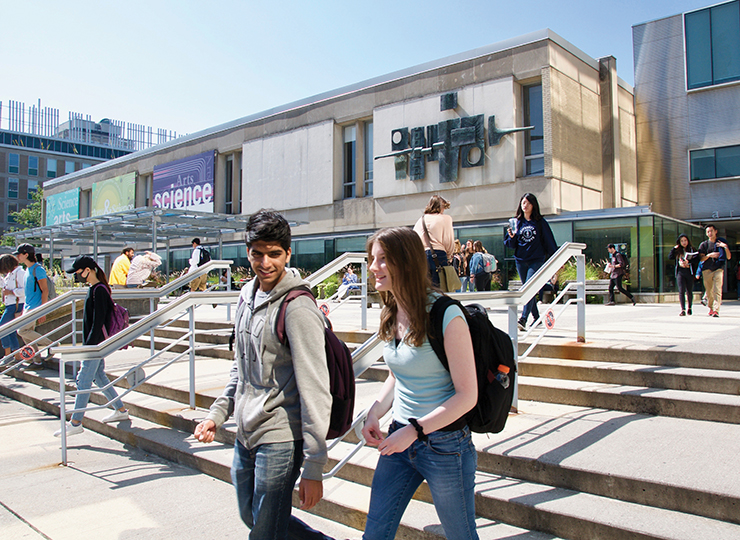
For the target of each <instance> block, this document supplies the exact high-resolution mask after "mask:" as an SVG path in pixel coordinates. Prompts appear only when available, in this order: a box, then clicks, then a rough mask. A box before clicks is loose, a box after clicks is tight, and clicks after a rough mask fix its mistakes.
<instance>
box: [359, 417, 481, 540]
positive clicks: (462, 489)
mask: <svg viewBox="0 0 740 540" xmlns="http://www.w3.org/2000/svg"><path fill="white" fill-rule="evenodd" d="M401 427H403V426H402V425H401V424H399V423H398V422H393V424H391V427H390V429H389V430H388V434H389V435H390V434H391V433H393V431H395V430H396V429H399V428H401ZM477 463H478V455H477V454H476V452H475V447H474V446H473V442H472V440H471V438H470V429H469V428H468V427H465V428H463V429H459V430H457V431H435V432H433V433H430V434H429V440H428V441H426V442H421V441H418V440H417V441H414V443H413V444H412V445H411V446H409V447H408V448H407V449H406V450H405V451H403V452H399V453H397V454H391V455H390V456H380V459H378V465H377V467H376V468H375V475H374V476H373V487H372V493H371V495H370V509H369V511H368V515H367V523H366V525H365V534H364V535H363V539H365V540H377V539H392V538H394V537H395V536H396V530H397V529H398V525H399V523H400V522H401V516H403V512H404V510H406V507H407V506H408V504H409V501H410V500H411V497H412V496H413V495H414V492H415V491H416V488H418V487H419V485H420V484H421V483H422V481H423V480H426V481H427V484H429V489H430V491H431V492H432V498H433V499H434V507H435V509H436V510H437V515H438V516H439V519H440V521H441V522H442V527H443V528H444V531H445V536H446V537H447V538H449V539H451V540H458V539H459V540H462V539H466V540H470V539H477V538H478V533H477V532H476V530H475V469H476V466H477Z"/></svg>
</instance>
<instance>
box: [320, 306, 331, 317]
mask: <svg viewBox="0 0 740 540" xmlns="http://www.w3.org/2000/svg"><path fill="white" fill-rule="evenodd" d="M319 309H320V310H321V313H323V314H324V315H328V314H329V304H321V305H320V306H319Z"/></svg>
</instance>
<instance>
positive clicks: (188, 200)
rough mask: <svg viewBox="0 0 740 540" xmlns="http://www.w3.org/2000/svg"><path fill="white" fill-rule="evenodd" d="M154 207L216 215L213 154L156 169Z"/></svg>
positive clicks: (198, 156)
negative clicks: (214, 210) (214, 207)
mask: <svg viewBox="0 0 740 540" xmlns="http://www.w3.org/2000/svg"><path fill="white" fill-rule="evenodd" d="M152 194H153V196H154V199H153V201H154V207H155V208H176V209H182V210H184V209H188V210H196V211H200V212H213V151H211V152H204V153H202V154H198V155H197V156H192V157H188V158H184V159H178V160H177V161H170V162H169V163H165V164H164V165H158V166H156V167H154V177H153V180H152Z"/></svg>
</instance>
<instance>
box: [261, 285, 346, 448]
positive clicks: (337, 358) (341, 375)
mask: <svg viewBox="0 0 740 540" xmlns="http://www.w3.org/2000/svg"><path fill="white" fill-rule="evenodd" d="M299 296H308V297H309V298H311V300H313V301H314V303H315V302H316V298H315V297H314V295H313V293H311V289H309V288H308V287H306V286H305V285H299V286H298V287H295V288H293V289H291V290H290V291H288V293H287V294H286V295H285V296H283V300H282V301H281V302H280V307H279V308H278V316H277V317H276V319H275V335H276V336H277V338H278V340H280V343H282V344H283V345H288V346H290V345H289V344H288V335H287V334H286V333H285V312H286V309H287V307H288V302H290V301H291V300H293V299H294V298H298V297H299ZM324 348H325V349H326V365H327V367H328V368H329V392H330V393H331V398H332V402H331V419H330V421H329V432H328V433H327V434H326V438H327V439H336V438H337V437H340V436H342V435H344V434H345V433H346V432H347V431H349V428H350V427H351V426H352V420H353V419H354V409H355V371H354V366H353V365H352V354H350V352H349V349H348V348H347V345H345V343H344V342H343V341H342V340H341V339H339V338H338V337H337V336H336V334H334V332H333V331H332V329H331V322H329V319H327V318H326V315H324Z"/></svg>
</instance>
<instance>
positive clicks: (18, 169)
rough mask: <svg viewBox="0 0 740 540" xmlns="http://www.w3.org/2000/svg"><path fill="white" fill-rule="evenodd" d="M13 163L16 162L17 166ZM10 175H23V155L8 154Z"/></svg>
mask: <svg viewBox="0 0 740 540" xmlns="http://www.w3.org/2000/svg"><path fill="white" fill-rule="evenodd" d="M13 158H15V159H13ZM13 161H15V162H16V164H15V165H13ZM8 173H10V174H20V173H21V155H20V154H14V153H9V154H8Z"/></svg>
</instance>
